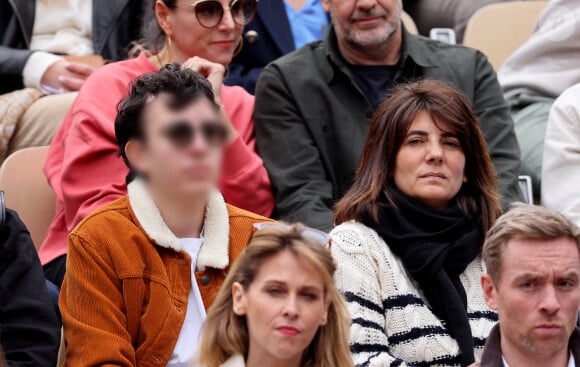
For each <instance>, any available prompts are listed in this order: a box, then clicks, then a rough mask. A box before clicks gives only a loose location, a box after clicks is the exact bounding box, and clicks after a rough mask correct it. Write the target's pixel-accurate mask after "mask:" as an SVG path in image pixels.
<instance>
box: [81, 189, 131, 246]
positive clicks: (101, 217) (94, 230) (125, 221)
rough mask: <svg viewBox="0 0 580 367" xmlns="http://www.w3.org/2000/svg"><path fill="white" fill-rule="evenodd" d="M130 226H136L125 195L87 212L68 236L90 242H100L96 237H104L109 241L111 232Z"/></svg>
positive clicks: (126, 230) (123, 229)
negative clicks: (89, 212)
mask: <svg viewBox="0 0 580 367" xmlns="http://www.w3.org/2000/svg"><path fill="white" fill-rule="evenodd" d="M131 227H137V226H136V224H135V223H134V222H133V220H132V219H131V209H130V205H129V199H128V197H127V196H126V195H125V196H123V197H120V198H119V199H117V200H115V201H113V202H111V203H110V204H107V205H105V206H103V207H102V208H100V209H97V210H95V211H94V212H92V213H91V214H89V215H88V216H87V217H86V218H85V219H83V220H82V221H81V222H80V223H79V224H78V225H77V226H76V227H75V228H74V229H73V231H72V232H71V234H70V236H71V237H78V238H82V239H84V240H86V241H90V242H93V241H94V240H97V241H96V242H100V241H98V239H105V238H106V239H107V240H106V242H109V240H110V238H111V234H112V233H116V234H120V233H127V232H129V231H130V228H131Z"/></svg>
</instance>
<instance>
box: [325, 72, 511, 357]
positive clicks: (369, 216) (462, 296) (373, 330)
mask: <svg viewBox="0 0 580 367" xmlns="http://www.w3.org/2000/svg"><path fill="white" fill-rule="evenodd" d="M500 213H501V206H500V203H499V195H498V193H497V189H496V177H495V173H494V170H493V166H492V163H491V159H490V157H489V153H488V152H487V148H486V144H485V140H484V139H483V135H482V133H481V130H480V129H479V124H478V122H477V119H476V117H475V114H474V112H473V111H472V109H471V107H470V106H469V103H468V102H467V100H466V99H465V97H464V96H463V95H462V94H461V93H460V92H459V91H457V90H455V89H454V88H452V87H451V86H449V85H447V84H445V83H443V82H439V81H434V80H425V81H421V82H417V83H410V84H406V85H399V86H397V87H396V88H395V89H394V90H393V93H392V94H391V95H390V97H389V98H388V99H387V100H386V101H385V102H384V103H383V104H382V105H381V106H380V107H379V109H378V110H377V112H376V113H375V116H374V117H373V121H372V123H371V127H370V131H369V135H368V139H367V142H366V143H365V147H364V150H363V154H362V158H361V161H360V164H359V167H358V171H357V176H356V178H355V181H354V183H353V186H352V187H351V189H350V190H349V191H348V192H347V193H346V195H345V196H344V198H343V199H342V200H341V201H339V202H338V204H337V205H336V209H335V221H336V223H337V224H338V226H337V227H336V228H335V229H334V230H333V231H332V232H331V236H332V239H333V242H332V248H331V251H332V254H333V256H334V259H335V260H336V262H337V266H338V271H337V273H336V275H335V279H336V282H337V286H338V288H339V289H340V290H341V291H342V292H343V293H344V295H345V297H346V300H347V303H348V306H349V310H350V314H351V316H352V318H353V325H352V328H351V333H350V343H351V350H352V351H353V357H354V361H355V363H356V364H357V365H365V366H377V367H378V366H381V367H384V366H414V365H425V366H427V365H442V366H468V365H470V364H472V363H473V362H475V360H476V357H477V356H478V355H479V354H480V353H481V351H482V349H483V345H484V342H485V339H486V338H487V336H488V334H489V330H490V329H491V328H492V327H493V325H494V324H495V321H496V320H497V316H496V315H495V313H493V312H492V311H491V310H490V309H489V308H488V307H487V305H486V304H485V301H484V298H483V292H482V289H481V286H480V283H479V281H478V280H479V278H480V277H481V274H482V273H483V271H484V264H483V260H482V259H481V246H482V244H483V240H484V234H485V231H486V230H487V229H488V228H489V227H491V225H492V224H493V222H494V221H495V219H496V218H497V217H498V216H499V215H500Z"/></svg>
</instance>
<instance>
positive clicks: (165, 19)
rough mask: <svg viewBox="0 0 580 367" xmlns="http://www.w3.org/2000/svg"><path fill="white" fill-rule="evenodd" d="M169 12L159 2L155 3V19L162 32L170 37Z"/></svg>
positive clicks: (159, 0) (161, 2) (158, 0)
mask: <svg viewBox="0 0 580 367" xmlns="http://www.w3.org/2000/svg"><path fill="white" fill-rule="evenodd" d="M171 14H172V13H171V10H170V9H169V8H168V7H167V5H165V3H164V2H163V1H161V0H157V1H156V2H155V17H156V18H157V22H158V23H159V26H160V27H161V29H162V30H163V32H164V33H165V34H166V35H167V36H168V37H170V36H171V35H172V33H173V31H172V29H171V22H170V19H171Z"/></svg>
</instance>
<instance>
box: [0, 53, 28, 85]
mask: <svg viewBox="0 0 580 367" xmlns="http://www.w3.org/2000/svg"><path fill="white" fill-rule="evenodd" d="M31 54H32V51H30V50H20V49H15V48H10V47H6V46H0V80H2V83H0V94H2V93H6V92H10V91H13V90H17V89H22V88H24V81H23V79H22V71H23V70H24V65H26V61H27V60H28V58H29V57H30V55H31Z"/></svg>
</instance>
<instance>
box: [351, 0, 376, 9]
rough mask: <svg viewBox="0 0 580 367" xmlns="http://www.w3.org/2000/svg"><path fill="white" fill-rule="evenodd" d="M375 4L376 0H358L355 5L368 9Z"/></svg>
mask: <svg viewBox="0 0 580 367" xmlns="http://www.w3.org/2000/svg"><path fill="white" fill-rule="evenodd" d="M376 6H377V0H358V1H357V2H356V7H357V8H359V9H365V10H370V9H373V8H375V7H376Z"/></svg>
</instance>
